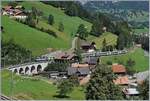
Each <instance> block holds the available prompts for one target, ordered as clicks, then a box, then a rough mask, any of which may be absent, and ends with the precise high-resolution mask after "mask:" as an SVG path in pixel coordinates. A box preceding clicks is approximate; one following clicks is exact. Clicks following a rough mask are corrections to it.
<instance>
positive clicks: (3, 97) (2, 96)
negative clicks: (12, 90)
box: [0, 95, 11, 100]
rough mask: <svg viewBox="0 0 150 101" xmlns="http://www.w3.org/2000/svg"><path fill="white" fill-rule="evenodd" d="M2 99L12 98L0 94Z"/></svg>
mask: <svg viewBox="0 0 150 101" xmlns="http://www.w3.org/2000/svg"><path fill="white" fill-rule="evenodd" d="M0 98H1V100H11V99H10V98H9V97H7V96H4V95H0Z"/></svg>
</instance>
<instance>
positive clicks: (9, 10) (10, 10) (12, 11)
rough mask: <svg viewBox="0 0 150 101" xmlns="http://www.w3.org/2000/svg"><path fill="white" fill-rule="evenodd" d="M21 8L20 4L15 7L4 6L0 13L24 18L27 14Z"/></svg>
mask: <svg viewBox="0 0 150 101" xmlns="http://www.w3.org/2000/svg"><path fill="white" fill-rule="evenodd" d="M20 7H21V8H20ZM22 8H23V7H22V6H20V5H18V6H16V7H15V8H14V7H12V6H5V7H4V8H2V15H8V16H10V18H16V19H26V18H27V15H26V14H25V12H24V11H23V9H22Z"/></svg>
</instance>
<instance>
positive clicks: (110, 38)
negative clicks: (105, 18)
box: [88, 32, 117, 49]
mask: <svg viewBox="0 0 150 101" xmlns="http://www.w3.org/2000/svg"><path fill="white" fill-rule="evenodd" d="M104 39H105V40H106V43H107V45H112V46H114V45H116V41H117V36H116V35H114V34H112V33H111V32H105V33H103V34H102V35H101V36H100V37H95V36H89V38H88V40H89V41H91V42H92V41H94V42H95V43H96V46H97V48H100V49H101V48H102V46H103V40H104Z"/></svg>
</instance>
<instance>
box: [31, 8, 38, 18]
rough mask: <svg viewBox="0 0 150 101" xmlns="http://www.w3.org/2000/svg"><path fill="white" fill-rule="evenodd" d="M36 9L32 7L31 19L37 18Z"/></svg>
mask: <svg viewBox="0 0 150 101" xmlns="http://www.w3.org/2000/svg"><path fill="white" fill-rule="evenodd" d="M37 12H38V11H37V9H36V8H35V7H32V18H33V19H36V18H37Z"/></svg>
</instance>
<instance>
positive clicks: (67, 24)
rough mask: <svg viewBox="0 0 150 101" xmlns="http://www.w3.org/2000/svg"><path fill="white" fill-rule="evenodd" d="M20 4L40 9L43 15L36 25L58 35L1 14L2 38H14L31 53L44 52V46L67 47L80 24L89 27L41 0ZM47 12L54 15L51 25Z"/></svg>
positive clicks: (4, 3)
mask: <svg viewBox="0 0 150 101" xmlns="http://www.w3.org/2000/svg"><path fill="white" fill-rule="evenodd" d="M2 4H3V6H4V5H7V2H2ZM20 5H23V6H24V7H25V9H28V10H31V8H32V7H36V8H37V9H38V10H40V11H42V12H43V17H41V18H40V20H39V23H38V24H37V25H36V26H37V27H43V28H45V29H50V30H53V31H54V32H55V33H56V34H57V36H58V38H54V37H53V36H50V35H48V34H47V33H44V32H41V31H37V30H36V29H33V28H30V27H28V26H26V25H23V24H20V23H18V22H16V21H13V20H11V19H9V18H8V17H4V16H2V25H3V26H4V30H5V33H4V34H3V39H4V40H5V41H8V40H9V39H14V41H15V42H16V43H17V44H19V45H21V46H23V47H25V48H27V49H30V50H32V52H33V55H40V54H43V53H45V52H46V51H45V50H46V48H54V49H69V48H71V41H72V38H73V37H72V36H73V35H74V34H75V33H76V31H77V28H78V26H79V25H80V24H84V25H85V26H86V27H87V29H88V31H89V30H90V28H91V23H89V22H86V21H84V20H82V19H81V18H79V17H70V16H67V15H66V14H64V12H63V11H62V10H60V9H58V8H55V7H53V6H50V5H46V4H43V3H41V2H35V1H34V2H30V1H28V2H20ZM49 14H52V15H53V16H54V22H55V24H54V25H53V26H51V25H49V24H48V23H47V22H48V20H47V18H48V15H49ZM60 22H62V23H63V24H64V32H60V31H58V25H59V23H60ZM14 25H15V26H14Z"/></svg>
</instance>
